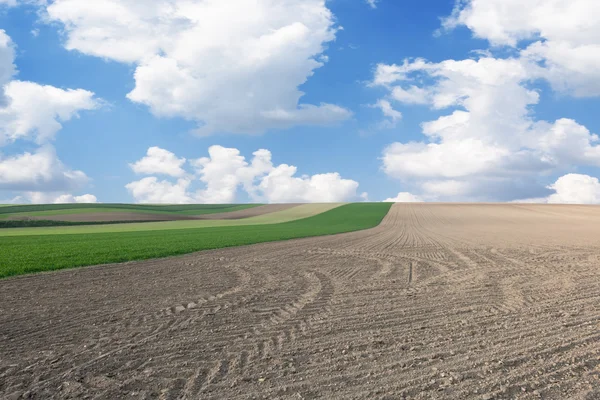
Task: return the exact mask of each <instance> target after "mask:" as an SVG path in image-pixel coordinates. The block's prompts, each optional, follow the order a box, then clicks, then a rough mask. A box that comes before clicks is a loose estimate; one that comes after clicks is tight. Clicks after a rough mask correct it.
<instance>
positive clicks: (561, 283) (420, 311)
mask: <svg viewBox="0 0 600 400" xmlns="http://www.w3.org/2000/svg"><path fill="white" fill-rule="evenodd" d="M599 264H600V208H598V207H577V206H549V205H546V206H535V205H443V204H439V205H420V204H412V205H411V204H406V205H400V204H397V205H394V206H393V207H392V210H391V211H390V213H389V214H388V216H387V217H386V218H385V220H384V221H383V223H382V224H381V225H380V226H379V227H377V228H375V229H371V230H367V231H362V232H355V233H350V234H343V235H336V236H329V237H319V238H312V239H302V240H294V241H288V242H279V243H270V244H261V245H254V246H247V247H239V248H234V249H227V250H219V251H207V252H202V253H196V254H191V255H187V256H183V257H177V258H170V259H162V260H156V261H149V262H137V263H128V264H121V265H108V266H99V267H90V268H82V269H76V270H70V271H62V272H56V273H48V274H41V275H36V276H26V277H20V278H13V279H7V280H3V281H0V398H10V399H12V398H19V396H22V397H26V398H39V399H41V398H44V399H47V398H85V397H86V396H87V397H88V398H99V399H116V398H125V397H126V398H130V399H181V398H185V399H253V398H269V399H273V398H277V399H314V398H323V399H402V398H411V399H412V398H416V399H471V398H473V399H598V398H600V378H599V376H600V367H599V364H600V329H599V328H600V271H599Z"/></svg>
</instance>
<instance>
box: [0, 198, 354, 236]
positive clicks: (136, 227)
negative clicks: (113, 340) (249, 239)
mask: <svg viewBox="0 0 600 400" xmlns="http://www.w3.org/2000/svg"><path fill="white" fill-rule="evenodd" d="M341 205H343V203H320V204H302V205H273V206H264V207H271V208H267V209H268V210H274V211H273V212H269V213H265V212H264V211H265V209H264V208H263V209H261V210H260V211H262V213H261V214H259V215H256V214H255V216H251V217H248V218H238V219H215V220H212V219H198V218H194V219H191V220H183V221H165V222H140V223H127V224H111V225H90V226H54V227H43V228H10V229H0V237H2V236H26V235H64V234H85V233H107V232H138V231H157V230H169V229H194V228H209V227H216V226H237V225H263V224H278V223H282V222H289V221H294V220H297V219H301V218H308V217H312V216H313V215H317V214H320V213H323V212H325V211H329V210H332V209H334V208H336V207H339V206H341ZM259 207H262V206H259ZM259 207H255V208H259ZM251 210H254V208H252V209H248V210H242V211H240V212H239V213H242V212H246V213H247V214H248V215H252V213H251ZM277 210H279V211H277ZM236 213H237V212H236ZM225 214H233V212H232V213H221V214H220V215H221V216H222V217H223V216H224V215H225ZM213 215H217V214H213ZM236 215H237V216H239V215H240V214H236Z"/></svg>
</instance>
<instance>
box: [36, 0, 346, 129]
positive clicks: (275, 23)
mask: <svg viewBox="0 0 600 400" xmlns="http://www.w3.org/2000/svg"><path fill="white" fill-rule="evenodd" d="M45 14H46V16H45V18H46V20H47V21H48V22H59V23H61V24H63V25H64V30H65V34H66V43H65V47H66V48H67V49H69V50H76V51H79V52H81V53H84V54H88V55H91V56H96V57H101V58H105V59H111V60H115V61H118V62H122V63H128V64H133V65H134V66H135V75H134V78H135V88H134V89H133V90H132V91H131V92H130V93H129V94H128V95H127V97H128V98H129V99H130V100H132V101H134V102H136V103H140V104H145V105H147V106H148V107H149V108H150V110H151V111H152V113H153V114H155V115H157V116H164V117H175V116H177V117H183V118H186V119H189V120H193V121H196V122H197V123H198V128H197V129H196V133H198V134H200V135H206V134H211V133H214V132H233V133H249V134H253V133H261V132H264V131H266V130H269V129H273V128H286V127H289V126H293V125H300V124H311V125H323V124H331V123H336V122H339V121H342V120H345V119H347V118H348V117H349V116H350V115H351V113H350V112H349V111H348V110H346V109H344V108H342V107H340V106H336V105H332V104H325V103H324V104H320V105H312V104H303V103H301V101H300V99H301V97H302V96H303V93H302V92H301V91H300V90H299V89H298V87H299V86H300V85H302V84H303V83H305V82H306V81H307V79H308V78H310V76H311V75H312V74H313V73H314V71H315V70H316V69H318V68H320V67H321V66H323V63H324V62H325V61H326V57H324V54H323V53H324V51H325V50H326V46H327V44H328V43H330V42H332V41H333V40H335V35H336V30H337V28H336V27H335V26H334V17H333V15H332V13H331V12H330V10H329V9H328V8H327V7H326V5H325V1H324V0H286V1H284V2H279V1H272V0H236V1H216V0H209V1H189V0H157V1H152V2H148V1H145V0H97V1H84V2H82V1H80V0H55V1H53V2H52V3H50V4H49V5H48V7H46V8H45Z"/></svg>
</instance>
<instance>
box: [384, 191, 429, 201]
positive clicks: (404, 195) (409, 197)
mask: <svg viewBox="0 0 600 400" xmlns="http://www.w3.org/2000/svg"><path fill="white" fill-rule="evenodd" d="M422 201H423V199H422V198H421V197H419V196H415V195H414V194H412V193H409V192H400V193H398V195H397V196H396V197H392V198H389V199H385V200H384V201H383V202H384V203H420V202H422Z"/></svg>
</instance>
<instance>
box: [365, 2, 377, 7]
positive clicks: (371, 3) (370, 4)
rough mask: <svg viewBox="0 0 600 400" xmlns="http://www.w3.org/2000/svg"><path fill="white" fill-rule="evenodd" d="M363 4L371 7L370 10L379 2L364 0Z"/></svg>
mask: <svg viewBox="0 0 600 400" xmlns="http://www.w3.org/2000/svg"><path fill="white" fill-rule="evenodd" d="M365 2H366V3H367V4H368V5H369V6H370V7H371V8H377V3H378V2H379V0H365Z"/></svg>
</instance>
